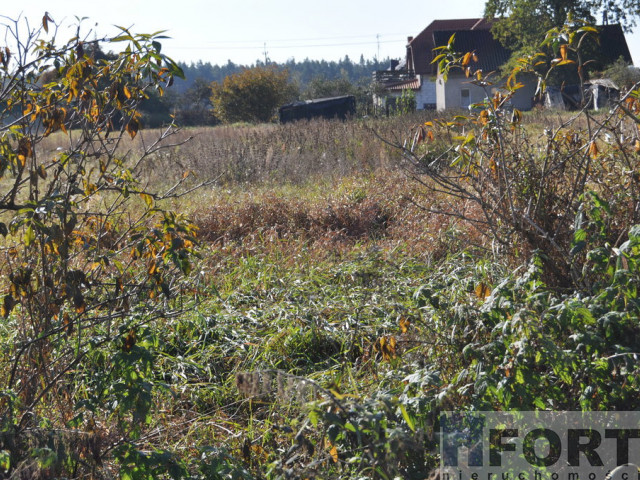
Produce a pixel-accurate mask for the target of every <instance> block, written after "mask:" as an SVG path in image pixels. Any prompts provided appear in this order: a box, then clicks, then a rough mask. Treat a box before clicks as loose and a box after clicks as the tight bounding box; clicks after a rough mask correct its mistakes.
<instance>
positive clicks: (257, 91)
mask: <svg viewBox="0 0 640 480" xmlns="http://www.w3.org/2000/svg"><path fill="white" fill-rule="evenodd" d="M211 89H212V94H211V102H212V103H213V106H214V112H215V115H216V117H218V118H219V119H220V120H222V121H223V122H226V123H234V122H251V123H260V122H269V121H271V120H273V118H274V116H275V114H276V111H277V108H278V107H279V106H280V105H283V104H285V103H287V102H289V101H291V100H292V99H294V98H295V97H296V95H297V88H296V87H295V86H294V85H293V84H292V83H291V82H290V81H289V74H288V72H287V71H286V70H279V69H277V68H276V67H255V68H248V69H246V70H244V71H242V72H240V73H236V74H234V75H231V76H228V77H226V78H225V79H224V80H223V81H222V83H217V82H214V83H213V84H212V86H211Z"/></svg>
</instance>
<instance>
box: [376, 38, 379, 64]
mask: <svg viewBox="0 0 640 480" xmlns="http://www.w3.org/2000/svg"><path fill="white" fill-rule="evenodd" d="M376 40H377V42H378V56H377V57H376V60H377V61H378V62H379V61H380V34H379V33H376Z"/></svg>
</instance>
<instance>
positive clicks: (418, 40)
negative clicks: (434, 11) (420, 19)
mask: <svg viewBox="0 0 640 480" xmlns="http://www.w3.org/2000/svg"><path fill="white" fill-rule="evenodd" d="M490 29H491V22H490V21H488V20H486V19H484V18H466V19H457V20H434V21H433V22H431V23H430V24H429V26H428V27H427V28H425V29H424V30H423V31H422V32H420V33H419V34H418V35H416V36H415V37H413V38H410V41H409V42H408V45H407V59H406V64H407V69H408V70H410V71H413V72H415V73H416V74H417V75H435V74H436V73H437V67H436V66H435V65H432V64H431V62H432V61H433V58H434V54H433V49H434V48H435V47H436V46H437V45H436V44H435V42H434V38H433V35H434V33H435V32H441V31H445V32H454V31H461V30H474V31H475V30H486V31H488V30H490Z"/></svg>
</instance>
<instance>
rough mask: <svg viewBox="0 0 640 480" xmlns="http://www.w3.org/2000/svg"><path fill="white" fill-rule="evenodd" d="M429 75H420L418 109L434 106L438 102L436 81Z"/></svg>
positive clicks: (417, 98)
mask: <svg viewBox="0 0 640 480" xmlns="http://www.w3.org/2000/svg"><path fill="white" fill-rule="evenodd" d="M432 78H433V77H430V76H428V75H420V90H418V91H417V92H416V109H417V110H425V109H429V108H434V107H435V106H436V104H437V103H438V102H437V95H436V82H435V81H434V80H433V79H432Z"/></svg>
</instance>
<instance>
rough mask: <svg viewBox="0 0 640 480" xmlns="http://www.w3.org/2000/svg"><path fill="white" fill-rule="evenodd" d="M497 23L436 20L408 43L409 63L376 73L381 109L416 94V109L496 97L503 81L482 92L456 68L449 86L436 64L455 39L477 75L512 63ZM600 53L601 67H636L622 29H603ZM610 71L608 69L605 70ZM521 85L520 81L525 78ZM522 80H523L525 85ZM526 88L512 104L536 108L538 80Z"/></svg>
mask: <svg viewBox="0 0 640 480" xmlns="http://www.w3.org/2000/svg"><path fill="white" fill-rule="evenodd" d="M491 26H492V22H491V21H490V20H487V19H484V18H467V19H453V20H434V21H433V22H431V23H430V24H429V25H428V26H427V27H426V28H425V29H424V30H423V31H422V32H420V33H419V34H418V35H416V36H415V37H409V38H408V40H407V47H406V54H405V58H404V59H403V60H402V61H399V62H392V65H391V66H390V68H389V69H388V70H384V71H378V72H375V73H374V81H375V82H376V83H377V85H378V91H377V95H376V96H375V97H374V102H375V103H376V105H378V106H381V107H384V106H385V104H386V103H388V102H389V101H391V102H393V101H394V99H397V98H398V97H399V96H401V95H402V93H403V91H405V90H407V89H410V90H411V91H412V92H413V94H414V96H415V99H416V108H417V109H418V110H423V109H437V110H444V109H466V108H468V107H469V106H470V105H472V104H475V103H480V102H482V101H483V100H484V99H485V98H486V97H487V96H490V95H493V93H494V91H495V89H496V88H498V87H497V85H499V84H500V83H501V82H500V79H499V78H498V77H497V76H496V75H494V76H493V83H494V84H495V85H496V86H489V87H484V88H483V87H481V86H478V85H475V84H473V83H472V82H471V81H472V79H469V78H467V76H466V75H465V74H464V72H463V71H462V70H461V69H457V70H456V69H452V70H451V71H450V72H449V75H448V79H447V81H446V82H445V81H444V78H443V76H442V75H441V73H440V72H439V71H438V66H437V64H435V63H432V62H433V59H434V58H435V56H436V55H437V54H438V52H437V51H435V52H434V49H435V48H436V47H440V46H445V45H447V43H448V42H449V39H450V38H451V36H452V35H453V34H455V41H454V48H455V50H456V51H458V52H463V53H466V52H474V53H475V54H476V57H477V59H478V61H477V62H474V63H473V65H472V68H473V70H474V71H475V70H482V73H483V76H485V77H486V76H487V75H488V74H489V73H491V72H497V71H498V70H499V69H500V67H501V66H502V65H504V64H505V63H506V62H507V61H508V60H509V58H510V56H511V52H510V51H509V50H508V49H506V48H505V47H504V46H503V45H502V44H501V43H500V42H498V41H497V40H495V39H494V38H493V35H492V34H491ZM599 30H600V35H599V45H600V47H599V50H600V56H601V57H602V58H601V62H604V63H611V62H613V61H615V60H616V59H617V58H619V57H623V58H624V59H625V61H627V62H628V63H631V55H630V53H629V49H628V46H627V43H626V40H625V38H624V33H623V31H622V28H621V27H620V25H603V26H601V27H599ZM603 66H604V65H603ZM519 80H520V79H519ZM520 81H522V80H520ZM523 83H524V87H523V88H521V89H519V90H517V91H516V93H515V95H514V96H513V98H512V99H511V104H512V105H513V107H514V108H518V109H520V110H529V109H531V108H532V106H533V96H534V94H535V90H536V87H537V84H536V82H535V81H533V80H532V79H529V81H528V82H527V81H526V79H525V81H523Z"/></svg>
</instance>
